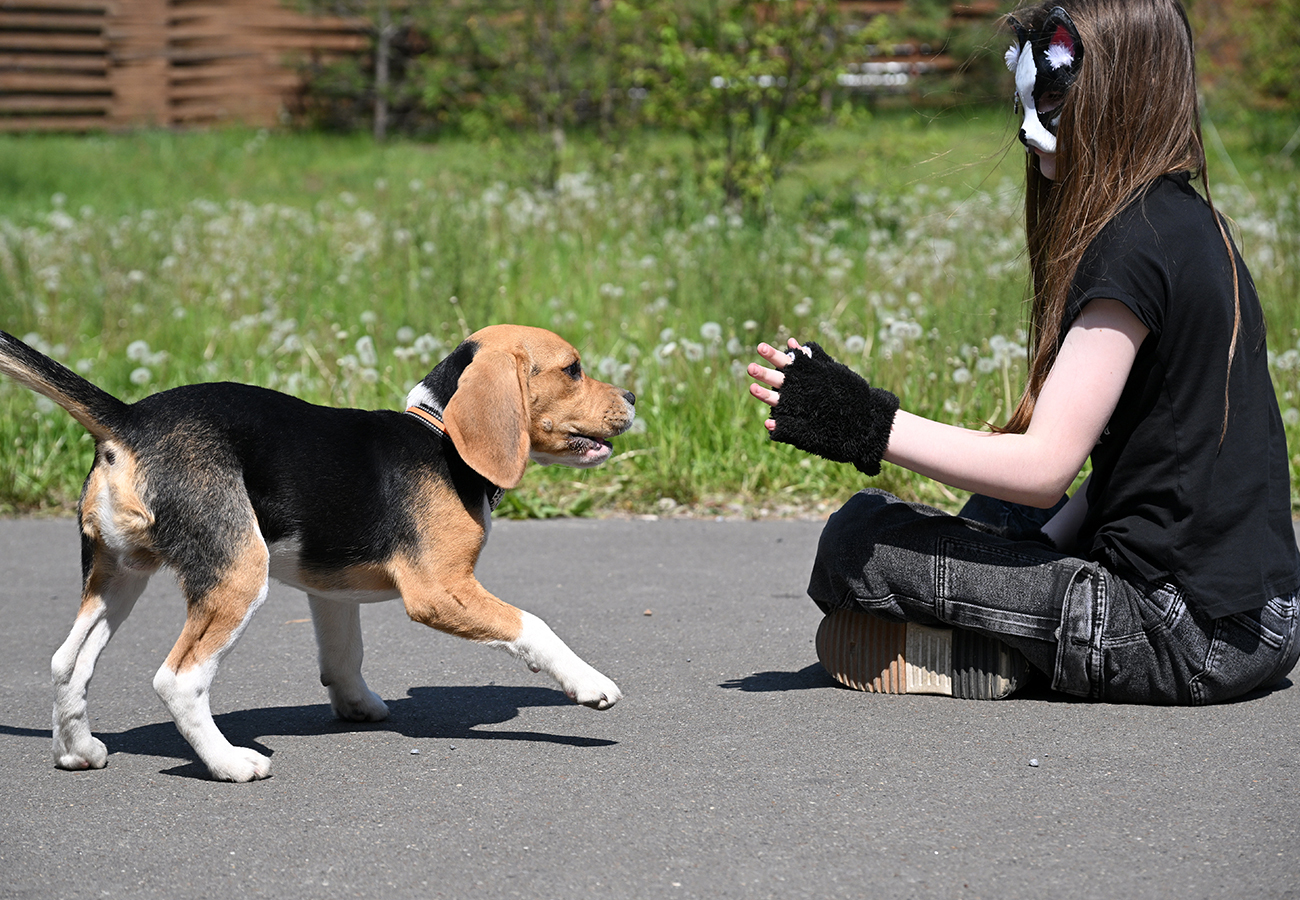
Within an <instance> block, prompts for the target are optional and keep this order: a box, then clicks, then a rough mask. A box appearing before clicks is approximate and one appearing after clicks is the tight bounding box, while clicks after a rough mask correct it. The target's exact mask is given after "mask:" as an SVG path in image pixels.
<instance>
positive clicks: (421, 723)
mask: <svg viewBox="0 0 1300 900" xmlns="http://www.w3.org/2000/svg"><path fill="white" fill-rule="evenodd" d="M385 702H387V703H388V710H389V712H388V718H387V719H385V720H384V721H382V722H345V721H343V720H341V719H337V718H335V717H334V713H333V712H332V711H331V710H330V708H329V704H325V703H322V704H312V705H309V706H267V707H262V708H260V709H242V710H237V711H234V712H228V713H222V714H220V715H217V716H213V720H214V721H215V722H216V724H217V727H218V728H220V729H221V732H222V734H224V735H225V736H226V738H227V740H229V741H230V742H231V743H232V744H234V745H235V746H242V747H252V748H253V749H255V750H257V751H258V752H259V753H264V754H266V755H267V756H271V755H272V754H273V751H272V750H271V749H270V748H268V747H266V746H265V745H264V744H262V743H261V740H260V739H261V738H264V737H267V736H270V735H276V736H287V737H319V736H325V735H333V734H354V733H356V732H361V731H386V732H392V733H395V734H400V735H402V736H404V737H408V738H412V739H429V738H434V739H443V740H447V739H453V740H465V741H471V740H488V741H529V742H534V743H550V744H564V745H566V746H570V747H609V746H613V745H614V744H617V743H618V742H617V741H612V740H607V739H604V738H592V737H581V736H576V735H564V734H548V733H546V732H542V731H504V730H500V729H489V730H480V729H481V728H482V726H487V725H500V724H502V723H504V722H509V721H510V720H512V719H514V718H516V717H517V716H518V715H519V711H520V710H521V709H525V708H529V707H540V706H569V705H572V702H573V701H571V700H569V699H568V698H567V697H565V696H564V694H562V693H561V692H559V691H555V690H550V689H547V688H540V687H511V686H503V685H486V686H473V687H468V686H456V687H418V688H411V689H410V690H409V691H408V692H407V696H406V697H404V698H402V699H400V700H386V701H385ZM5 734H8V735H16V736H23V737H37V736H39V737H44V738H46V739H48V738H49V736H50V732H49V730H48V729H42V730H37V729H33V728H16V727H13V726H8V725H0V735H5ZM95 736H96V737H97V738H99V739H100V740H101V741H103V742H104V745H105V746H106V747H107V748H108V752H109V754H110V755H112V754H115V753H125V754H131V755H136V756H161V757H171V758H175V759H186V760H190V761H189V762H186V763H184V764H182V765H179V766H176V767H174V768H170V769H164V770H162V774H164V775H175V776H179V777H183V778H201V779H206V778H208V770H207V768H206V767H205V766H203V764H202V763H200V762H198V760H197V759H195V758H194V751H193V750H192V749H191V748H190V745H189V744H187V743H186V742H185V739H184V738H182V737H181V736H180V732H178V731H177V730H176V725H175V724H174V723H173V722H172V721H171V720H170V719H169V720H166V721H161V722H154V723H152V724H149V725H141V726H139V727H137V728H130V729H127V730H126V731H119V732H111V731H109V732H106V731H96V732H95Z"/></svg>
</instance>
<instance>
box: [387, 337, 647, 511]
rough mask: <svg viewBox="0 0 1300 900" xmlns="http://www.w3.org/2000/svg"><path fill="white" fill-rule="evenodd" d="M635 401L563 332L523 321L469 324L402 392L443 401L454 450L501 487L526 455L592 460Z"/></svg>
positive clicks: (429, 405) (551, 460) (426, 402)
mask: <svg viewBox="0 0 1300 900" xmlns="http://www.w3.org/2000/svg"><path fill="white" fill-rule="evenodd" d="M635 403H636V398H635V397H634V396H633V395H632V393H631V392H630V391H625V390H623V389H622V388H617V387H614V386H613V385H611V384H606V383H605V382H603V381H597V380H596V379H594V378H591V377H589V376H588V375H587V373H586V372H585V371H584V370H583V368H582V360H581V358H580V357H579V356H578V351H577V350H576V349H575V348H574V347H573V345H572V344H570V343H569V342H568V341H566V340H564V339H563V338H561V337H560V336H559V335H557V334H553V333H552V332H550V331H546V330H545V329H542V328H528V327H525V326H521V325H493V326H490V327H488V328H484V329H482V330H481V331H476V332H475V333H474V334H472V335H470V336H469V338H468V339H467V340H466V341H465V342H464V343H463V344H461V345H460V346H459V347H457V348H456V349H455V350H454V351H453V352H452V353H451V355H450V356H448V357H447V358H446V359H445V360H443V361H442V362H441V363H439V364H438V367H437V368H435V369H434V370H433V371H432V372H430V373H429V375H428V376H427V377H426V378H425V379H424V380H423V381H421V382H420V383H419V384H418V385H416V387H415V389H414V390H412V391H411V394H410V396H409V397H408V398H407V405H408V406H416V407H424V408H426V409H429V410H431V411H434V412H437V411H441V413H442V421H443V425H444V426H445V428H446V431H447V436H448V437H449V438H451V441H452V443H453V444H454V445H455V447H456V451H457V452H458V453H459V454H460V455H461V458H462V459H464V460H465V462H466V463H468V464H469V466H470V467H471V468H472V469H474V471H476V472H478V473H479V474H480V475H482V476H483V477H484V478H486V479H487V480H488V481H490V482H492V483H493V484H495V485H497V486H498V487H503V488H512V487H514V486H515V485H517V484H518V483H519V480H520V479H521V478H523V475H524V467H525V465H526V464H527V462H528V460H529V459H530V458H531V459H533V460H534V461H535V462H538V463H541V464H542V465H552V464H559V465H563V466H573V467H574V468H590V467H591V466H598V465H600V464H601V463H603V462H604V461H605V460H607V459H608V458H609V455H610V452H611V449H612V448H611V447H610V444H609V439H610V438H612V437H615V436H617V435H620V434H622V433H623V432H624V431H627V429H628V428H629V427H630V426H631V425H632V420H633V418H634V417H635V415H636V411H635V408H634V404H635Z"/></svg>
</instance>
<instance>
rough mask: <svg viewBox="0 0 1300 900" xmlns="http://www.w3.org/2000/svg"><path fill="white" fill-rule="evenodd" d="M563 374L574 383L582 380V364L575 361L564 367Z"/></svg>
mask: <svg viewBox="0 0 1300 900" xmlns="http://www.w3.org/2000/svg"><path fill="white" fill-rule="evenodd" d="M564 374H565V375H568V376H569V377H570V378H572V379H573V380H574V381H578V380H580V379H581V378H582V362H581V361H580V360H576V359H575V360H574V361H573V362H571V363H570V364H569V365H567V366H565V367H564Z"/></svg>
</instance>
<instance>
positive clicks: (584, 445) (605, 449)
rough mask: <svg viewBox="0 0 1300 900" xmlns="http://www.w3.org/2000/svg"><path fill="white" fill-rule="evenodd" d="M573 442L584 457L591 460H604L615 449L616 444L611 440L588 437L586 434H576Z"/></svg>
mask: <svg viewBox="0 0 1300 900" xmlns="http://www.w3.org/2000/svg"><path fill="white" fill-rule="evenodd" d="M571 442H572V443H573V447H574V449H575V450H577V451H578V452H579V453H580V454H582V456H583V457H585V458H586V459H589V460H593V461H594V460H602V459H604V458H605V457H607V456H609V454H610V453H611V452H612V451H613V449H614V445H613V444H611V443H610V442H609V441H602V440H601V439H600V438H594V437H588V436H587V435H585V434H575V435H574V436H573V437H572V439H571Z"/></svg>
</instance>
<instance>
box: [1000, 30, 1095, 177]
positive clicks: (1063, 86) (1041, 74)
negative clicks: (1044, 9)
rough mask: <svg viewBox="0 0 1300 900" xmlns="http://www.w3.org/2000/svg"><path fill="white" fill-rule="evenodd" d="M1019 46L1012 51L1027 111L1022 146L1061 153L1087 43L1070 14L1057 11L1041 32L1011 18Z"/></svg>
mask: <svg viewBox="0 0 1300 900" xmlns="http://www.w3.org/2000/svg"><path fill="white" fill-rule="evenodd" d="M1007 21H1008V22H1009V23H1010V25H1011V27H1012V28H1013V29H1014V30H1015V32H1016V42H1015V43H1014V44H1012V45H1011V49H1009V50H1008V51H1007V54H1006V61H1007V68H1008V69H1010V70H1011V71H1012V72H1014V73H1015V76H1016V99H1017V100H1018V101H1019V103H1020V105H1021V106H1023V107H1024V110H1025V119H1024V122H1023V124H1022V125H1021V126H1020V140H1021V141H1022V142H1023V143H1024V145H1025V146H1026V147H1029V148H1036V149H1038V150H1041V151H1043V152H1044V153H1055V152H1056V129H1057V127H1058V126H1059V125H1060V124H1061V108H1062V104H1063V102H1064V100H1065V93H1066V91H1068V90H1069V88H1070V85H1071V84H1073V83H1074V79H1075V77H1076V76H1077V75H1078V74H1079V67H1080V66H1081V65H1082V64H1083V43H1082V42H1081V41H1080V40H1079V32H1078V31H1077V30H1076V29H1075V27H1074V22H1072V21H1070V16H1069V14H1068V13H1066V11H1065V10H1063V9H1061V7H1059V6H1057V7H1055V8H1053V9H1052V11H1051V12H1049V13H1048V14H1047V18H1046V19H1045V20H1044V21H1043V24H1042V26H1041V27H1039V28H1037V29H1035V30H1033V31H1030V30H1029V29H1027V28H1025V26H1024V25H1021V24H1020V23H1019V22H1017V21H1016V20H1015V19H1013V18H1011V17H1010V16H1008V17H1007Z"/></svg>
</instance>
